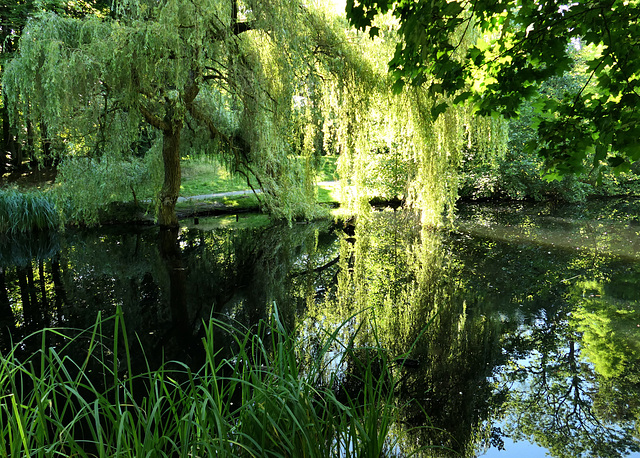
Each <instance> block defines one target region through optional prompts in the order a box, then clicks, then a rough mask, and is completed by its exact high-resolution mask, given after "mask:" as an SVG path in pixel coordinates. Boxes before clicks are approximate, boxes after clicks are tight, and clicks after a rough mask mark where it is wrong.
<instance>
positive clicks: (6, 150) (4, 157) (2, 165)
mask: <svg viewBox="0 0 640 458" xmlns="http://www.w3.org/2000/svg"><path fill="white" fill-rule="evenodd" d="M0 117H1V118H2V143H0V177H2V175H3V174H4V173H5V172H6V171H7V161H8V159H9V154H10V152H11V147H12V146H13V142H12V141H11V140H12V138H11V127H10V125H9V110H7V99H6V97H5V96H4V94H2V108H1V109H0Z"/></svg>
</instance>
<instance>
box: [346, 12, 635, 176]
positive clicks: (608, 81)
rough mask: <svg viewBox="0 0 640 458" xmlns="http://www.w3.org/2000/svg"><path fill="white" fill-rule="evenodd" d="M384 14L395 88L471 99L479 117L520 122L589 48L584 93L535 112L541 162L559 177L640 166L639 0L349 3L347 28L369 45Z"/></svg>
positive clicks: (550, 103)
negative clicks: (530, 104)
mask: <svg viewBox="0 0 640 458" xmlns="http://www.w3.org/2000/svg"><path fill="white" fill-rule="evenodd" d="M387 12H392V14H393V15H394V16H395V17H396V18H397V19H398V21H399V23H400V26H399V33H400V38H401V39H400V42H399V43H398V45H397V47H396V49H395V53H394V55H393V57H392V59H390V61H389V67H390V70H391V72H392V73H393V75H394V78H395V86H394V87H395V88H396V89H397V90H399V89H400V88H402V86H404V85H405V84H411V85H414V86H422V85H426V86H427V87H428V88H429V90H430V91H431V93H435V94H448V95H450V96H451V97H452V99H453V102H454V103H458V102H462V101H465V100H468V99H471V100H472V101H473V102H474V105H475V109H476V110H477V112H478V113H479V114H492V113H499V114H502V115H503V116H505V117H507V118H510V117H514V116H517V115H518V112H519V107H520V105H521V103H522V102H523V101H524V100H527V99H529V98H531V97H532V96H534V95H535V94H536V93H537V92H538V90H539V86H540V84H541V83H542V82H544V81H545V80H547V79H548V78H550V77H552V76H556V75H561V74H562V73H564V72H565V71H567V70H569V69H570V67H571V66H572V56H571V54H572V50H575V49H578V48H581V47H592V48H593V56H592V58H591V59H589V60H588V61H587V62H586V63H585V65H586V68H585V71H586V72H587V74H588V78H587V80H586V81H585V83H584V84H583V85H582V87H581V88H580V90H579V91H578V92H577V93H573V94H567V95H566V96H565V97H564V98H563V99H562V100H560V101H559V102H558V101H554V100H549V101H547V102H546V103H541V104H539V105H538V107H537V108H538V110H539V113H540V119H539V124H538V126H537V131H538V135H539V141H540V143H541V148H540V154H541V155H542V156H543V157H544V158H545V162H546V166H547V168H548V170H549V171H551V172H552V173H555V174H560V175H561V174H565V173H572V172H581V171H584V170H587V169H589V168H590V167H594V168H598V167H600V166H601V165H603V164H604V165H607V166H609V167H612V168H614V169H615V170H616V171H625V170H628V169H629V167H630V165H631V163H633V162H635V161H638V160H640V145H639V144H638V141H637V140H638V138H640V110H638V106H640V105H639V102H640V25H639V23H638V18H639V17H640V3H639V2H638V1H637V0H624V1H623V0H596V1H585V0H577V1H574V2H569V3H567V2H563V1H559V0H540V1H536V2H530V1H520V0H498V1H496V0H476V1H473V2H468V1H466V0H453V1H450V0H435V1H417V2H416V1H410V0H400V1H397V0H348V1H347V14H348V17H349V19H350V21H351V23H352V24H354V25H355V26H356V27H358V28H360V29H363V30H364V29H367V28H368V30H369V34H370V36H372V37H374V36H377V35H379V33H380V29H379V28H378V27H377V25H376V23H375V21H374V19H375V18H376V16H377V15H379V14H384V13H387ZM470 35H472V36H473V39H472V41H473V43H472V44H471V45H470V46H465V45H464V40H463V38H461V37H465V36H470ZM442 109H444V106H442V107H441V106H436V107H434V109H433V114H434V115H437V114H438V113H439V112H440V111H441V110H442ZM587 158H589V162H590V163H588V161H587ZM591 158H592V159H591Z"/></svg>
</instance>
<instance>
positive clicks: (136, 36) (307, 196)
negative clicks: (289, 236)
mask: <svg viewBox="0 0 640 458" xmlns="http://www.w3.org/2000/svg"><path fill="white" fill-rule="evenodd" d="M381 26H382V27H383V28H384V30H385V33H386V34H387V35H388V36H387V37H386V38H384V39H379V40H376V41H373V42H372V41H370V40H368V39H367V38H366V37H364V36H363V35H362V34H360V33H356V32H354V31H353V30H350V29H349V27H348V24H347V23H346V21H345V20H344V19H343V18H342V17H340V16H339V15H337V14H332V12H331V11H330V10H329V9H327V8H326V7H325V6H324V5H323V2H291V1H282V0H270V1H268V2H264V1H261V2H253V1H244V2H240V1H234V2H229V1H226V0H225V1H222V0H203V1H198V2H185V1H184V0H165V1H162V2H155V1H153V2H151V1H145V0H123V1H120V2H116V3H115V4H114V8H113V9H112V11H111V12H110V13H109V14H108V15H106V16H104V15H102V16H101V15H93V16H90V17H85V18H70V17H62V16H60V15H57V14H55V13H50V12H49V13H45V14H40V15H38V16H37V17H35V18H34V19H33V20H31V21H30V22H29V24H28V26H27V27H26V29H25V32H24V34H23V38H22V40H21V42H20V52H19V54H18V55H17V56H16V58H15V59H13V60H12V61H11V62H10V64H9V65H8V66H7V71H6V74H5V76H4V77H3V87H4V88H5V90H6V91H7V94H8V95H9V101H10V106H11V108H12V113H13V115H14V116H15V117H23V118H26V119H32V120H38V122H40V121H42V122H44V123H45V124H46V128H47V130H48V133H49V135H50V136H51V137H52V138H54V139H55V141H56V145H57V147H58V149H59V150H60V151H61V152H62V154H63V156H64V157H65V160H64V161H63V164H62V168H61V172H62V173H61V177H62V179H63V181H67V182H69V183H71V184H69V183H67V185H66V186H63V188H65V189H67V190H68V192H67V195H69V196H71V197H72V198H73V200H75V201H76V202H78V201H81V202H84V203H85V204H86V205H96V202H98V201H102V200H104V199H107V198H108V195H109V194H113V193H115V192H116V191H118V192H122V191H124V190H126V189H127V188H131V189H133V188H134V187H135V186H137V183H139V182H142V181H147V182H148V181H149V180H148V179H146V178H145V177H144V176H143V177H142V178H141V176H140V174H141V173H146V172H145V170H147V169H149V167H150V164H151V165H152V164H153V163H154V161H156V162H158V161H157V159H158V158H162V160H161V161H160V162H161V163H162V167H161V168H162V169H163V170H164V179H163V184H162V189H161V190H160V191H159V193H158V194H157V195H158V198H157V202H158V208H159V211H158V219H159V222H160V223H161V224H163V225H175V224H176V223H177V220H176V217H175V212H174V207H175V202H176V200H177V197H178V194H179V190H180V157H181V154H182V153H181V151H194V150H198V151H206V152H217V153H219V154H221V155H222V156H223V157H224V158H225V161H226V163H227V164H228V165H229V168H230V169H231V170H232V171H234V172H236V173H239V174H243V175H246V176H249V175H253V176H255V177H256V178H257V179H258V182H259V185H260V187H261V188H262V190H263V191H264V194H263V196H264V197H263V199H264V203H265V205H266V206H267V207H268V208H269V209H270V210H271V211H272V212H273V213H275V214H276V215H277V216H283V217H285V218H293V217H298V216H309V215H310V214H312V213H313V212H314V207H313V197H314V196H313V193H314V187H313V186H312V185H313V169H314V157H316V156H317V155H318V154H336V155H340V158H341V159H340V169H341V171H342V174H341V175H342V177H343V184H344V187H343V191H344V195H345V201H346V202H347V203H348V204H353V205H359V203H362V202H367V201H368V200H369V199H370V198H371V197H372V196H373V195H376V194H378V195H380V194H382V195H383V196H384V197H388V198H395V197H397V198H400V199H403V200H404V201H405V202H407V203H408V204H409V205H412V206H414V207H417V208H419V209H421V210H422V211H423V220H424V221H428V222H429V223H434V222H436V221H437V220H438V219H439V218H440V216H441V213H442V209H443V207H444V206H446V205H447V204H448V205H449V208H452V204H453V202H454V201H455V198H456V195H457V193H456V191H457V174H456V167H457V164H458V162H459V158H460V151H461V149H462V147H463V146H464V145H469V144H472V143H473V144H474V145H476V146H477V147H478V149H479V150H482V151H485V150H489V149H491V150H496V149H498V150H499V149H500V147H501V145H502V144H503V143H504V141H503V140H504V138H505V136H504V128H503V127H504V126H503V125H502V124H501V123H500V122H495V121H494V120H491V119H489V118H482V117H477V116H475V115H474V113H473V112H472V111H471V110H470V109H469V108H468V107H464V106H463V107H452V108H450V109H446V110H442V108H441V107H442V106H443V105H442V104H443V103H445V106H446V102H447V98H446V97H442V96H437V97H436V96H433V95H431V94H429V93H428V92H427V91H426V90H425V89H424V88H421V87H407V88H405V89H404V90H402V91H396V93H394V92H393V91H391V80H390V77H389V75H388V72H387V69H386V65H385V63H386V61H387V60H388V59H389V58H390V57H391V55H392V53H393V45H394V43H395V41H394V40H395V28H394V27H395V26H394V24H393V23H391V22H389V21H387V22H386V23H384V21H383V23H381ZM443 101H444V102H443ZM434 109H436V110H440V111H444V113H443V116H442V117H441V118H440V119H438V120H437V121H435V122H434V121H433V120H432V118H431V116H430V114H429V113H431V112H433V111H434ZM140 156H144V157H145V158H146V157H150V159H149V160H146V159H145V161H146V162H145V163H144V164H142V165H141V166H139V164H141V162H140ZM123 160H124V161H130V163H131V165H130V166H129V165H128V166H126V167H123V166H111V165H110V164H113V163H116V162H118V161H120V163H121V162H122V161H123ZM136 161H137V162H136ZM98 163H99V164H98ZM105 164H106V165H105ZM145 164H146V165H145ZM390 170H391V171H392V172H391V174H390V176H388V177H387V176H385V177H384V178H385V179H384V180H381V181H380V180H378V181H376V180H375V179H373V180H372V177H375V176H376V175H379V173H378V172H384V173H387V174H388V172H389V171H390ZM372 172H375V173H372ZM387 178H389V179H387ZM161 181H162V180H161ZM90 183H93V185H92V186H89V185H88V184H90ZM63 185H64V183H63ZM116 188H117V189H116ZM81 216H82V215H81Z"/></svg>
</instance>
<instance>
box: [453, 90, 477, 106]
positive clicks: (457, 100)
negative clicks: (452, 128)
mask: <svg viewBox="0 0 640 458" xmlns="http://www.w3.org/2000/svg"><path fill="white" fill-rule="evenodd" d="M472 95H473V94H472V93H471V92H470V91H466V92H463V93H462V94H458V96H457V97H456V98H455V99H453V104H454V105H458V104H459V103H462V102H464V101H465V100H467V99H468V98H469V97H471V96H472Z"/></svg>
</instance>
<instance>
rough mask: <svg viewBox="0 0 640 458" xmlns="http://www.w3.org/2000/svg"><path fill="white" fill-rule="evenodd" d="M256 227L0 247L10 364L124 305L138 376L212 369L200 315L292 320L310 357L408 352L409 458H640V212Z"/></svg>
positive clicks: (540, 209)
mask: <svg viewBox="0 0 640 458" xmlns="http://www.w3.org/2000/svg"><path fill="white" fill-rule="evenodd" d="M250 218H251V219H250V220H249V217H247V216H246V215H243V216H242V217H240V218H239V219H237V218H235V217H225V218H217V219H207V220H202V221H201V223H200V224H199V225H194V224H188V225H185V226H184V227H182V228H181V229H180V230H179V232H173V233H172V232H170V231H167V232H160V231H159V229H158V228H155V227H134V228H132V227H128V228H115V227H105V228H101V229H96V230H68V231H67V232H66V233H64V234H59V235H56V236H47V235H42V236H40V237H38V238H29V239H24V240H22V241H20V240H13V241H5V242H3V243H1V244H0V245H1V246H0V268H1V270H0V322H1V323H2V331H1V332H0V351H6V349H7V348H8V347H9V346H10V345H11V342H17V341H19V340H20V339H22V338H24V337H25V336H27V335H28V334H29V333H31V332H34V331H36V330H38V329H41V328H43V327H50V326H64V327H69V328H87V327H90V326H91V325H92V324H93V323H94V322H95V320H96V317H97V316H98V314H99V313H101V314H102V316H109V315H112V314H113V313H114V311H115V309H116V306H120V307H121V308H122V310H123V313H124V318H125V321H126V326H127V331H128V332H129V334H130V335H133V334H134V333H135V334H136V335H137V336H138V339H139V342H140V345H141V346H142V347H143V348H144V349H145V354H144V355H142V354H138V356H135V355H136V353H135V351H134V350H132V354H133V355H134V356H133V359H134V363H135V362H136V358H138V360H137V363H138V364H150V365H159V364H160V363H161V361H162V360H163V358H164V359H176V360H181V361H184V362H186V363H187V364H194V365H195V364H198V363H199V362H200V360H201V359H202V357H203V355H202V350H201V349H200V339H201V337H202V332H203V326H202V322H203V320H206V319H208V318H209V317H210V316H216V317H218V318H221V319H224V320H227V321H233V322H235V323H239V324H241V325H243V326H246V327H249V328H250V327H251V326H254V325H256V324H257V323H258V322H259V321H260V320H261V319H268V318H269V317H270V316H271V314H272V313H273V311H274V309H277V310H278V313H279V315H280V318H281V319H282V321H283V322H284V323H285V325H286V327H287V329H289V330H291V332H297V333H298V335H299V337H300V339H304V341H305V342H306V341H308V342H309V346H310V347H311V346H312V345H313V341H314V333H317V332H318V329H319V328H320V327H321V326H322V327H323V328H324V329H341V331H342V334H344V336H342V334H341V337H343V338H345V339H348V338H349V337H350V335H352V334H353V333H354V332H355V329H358V330H359V333H358V339H359V340H360V344H361V345H363V346H365V345H367V344H371V343H376V344H380V345H382V346H384V347H385V348H387V349H388V351H389V352H390V354H391V355H392V356H394V357H400V358H399V359H397V361H401V362H402V363H399V364H398V367H397V368H395V369H394V370H395V371H397V375H398V380H399V382H398V385H397V388H396V391H397V402H398V405H400V406H401V409H402V427H403V428H405V429H406V430H407V431H408V433H407V434H408V436H407V437H408V438H407V439H406V440H405V441H404V442H403V444H405V446H406V447H407V449H402V450H400V449H398V450H397V451H398V452H399V453H400V454H403V453H408V452H409V451H410V450H409V448H410V447H411V445H409V444H413V446H416V445H418V446H426V445H433V446H434V447H442V448H434V449H433V450H432V452H429V453H428V454H427V455H425V456H485V457H500V456H505V457H506V456H513V454H514V453H518V454H519V455H520V456H523V457H526V456H531V457H537V456H545V454H550V455H551V456H556V457H575V456H594V457H596V456H597V457H614V456H640V453H639V451H640V202H638V201H634V200H628V201H616V202H608V201H607V202H591V203H589V204H582V205H573V206H559V205H552V204H545V205H524V204H511V205H499V206H497V205H480V204H477V205H465V206H461V208H460V209H459V212H458V217H457V219H456V221H455V222H454V223H453V226H454V229H453V230H452V231H434V230H429V229H425V228H421V227H420V224H419V218H418V217H417V216H416V215H415V214H413V213H412V212H409V211H391V210H385V211H375V212H372V213H371V214H369V215H363V216H360V217H359V218H358V221H357V224H356V223H355V222H352V221H348V222H346V223H343V222H340V223H333V222H320V223H312V224H293V225H292V226H288V225H280V224H272V223H269V222H268V220H267V219H266V218H264V217H261V216H252V217H250ZM345 322H346V323H348V325H347V326H343V327H342V328H339V327H340V325H341V324H343V323H345ZM37 345H39V344H38V343H36V346H37ZM220 345H224V342H220ZM28 347H29V345H27V344H25V345H24V348H22V351H24V352H28V351H30V349H29V348H28ZM310 353H311V350H310ZM142 358H146V360H145V361H144V363H143V360H142ZM423 425H429V427H428V428H418V429H412V428H413V427H416V426H423Z"/></svg>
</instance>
